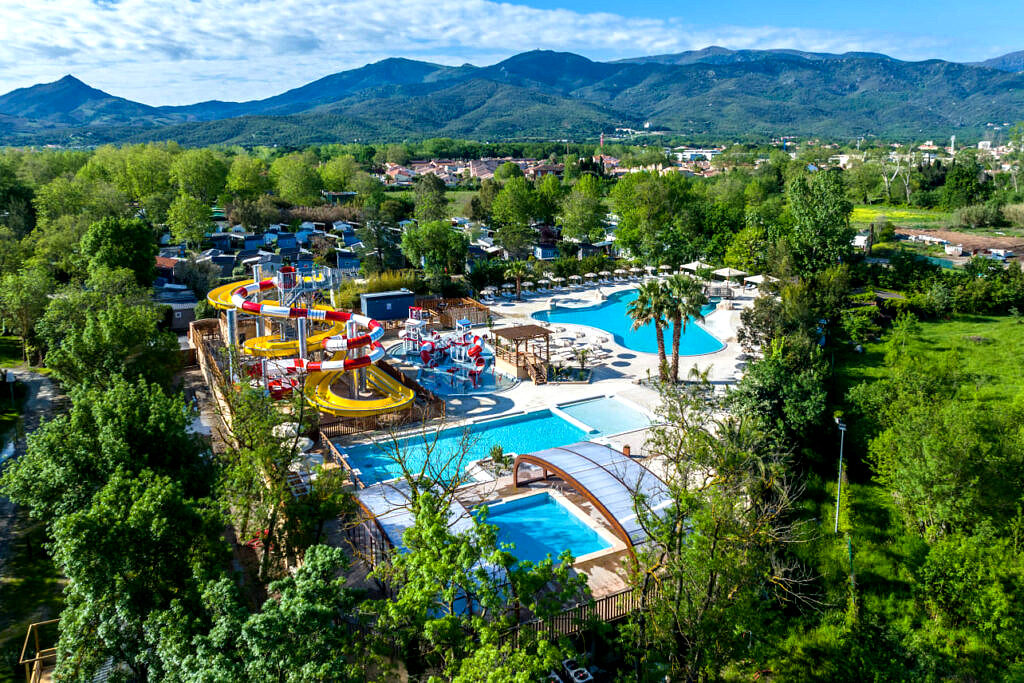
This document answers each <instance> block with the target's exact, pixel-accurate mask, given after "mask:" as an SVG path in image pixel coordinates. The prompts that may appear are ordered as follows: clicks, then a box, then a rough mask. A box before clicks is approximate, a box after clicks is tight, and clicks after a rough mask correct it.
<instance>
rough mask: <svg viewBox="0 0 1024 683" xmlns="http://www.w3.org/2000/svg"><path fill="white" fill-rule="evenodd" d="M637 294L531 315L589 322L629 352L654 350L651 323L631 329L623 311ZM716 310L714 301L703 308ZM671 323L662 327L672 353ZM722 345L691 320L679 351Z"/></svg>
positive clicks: (631, 291)
mask: <svg viewBox="0 0 1024 683" xmlns="http://www.w3.org/2000/svg"><path fill="white" fill-rule="evenodd" d="M636 297H637V290H635V289H628V290H625V291H622V292H615V293H614V294H612V295H610V296H609V297H608V298H607V299H605V300H604V301H603V302H601V303H600V304H598V305H596V306H587V307H585V308H557V307H556V308H552V309H551V310H550V311H538V312H537V313H534V314H533V317H534V318H536V319H537V320H544V321H547V322H552V323H570V324H575V325H589V326H590V327H596V328H598V329H600V330H604V331H605V332H607V333H608V334H610V335H612V336H613V337H615V342H616V343H617V344H619V345H620V346H624V347H626V348H627V349H630V350H632V351H641V352H643V353H657V352H658V341H657V335H656V334H655V332H654V325H647V326H645V327H641V328H640V329H639V330H633V329H632V325H633V321H632V320H631V319H630V317H629V314H628V313H626V307H627V306H628V305H629V303H630V302H631V301H634V300H635V299H636ZM713 310H715V304H708V305H707V306H705V307H704V310H703V314H704V315H707V314H708V313H710V312H711V311H713ZM671 346H672V326H671V325H666V326H665V348H666V350H667V351H669V352H671ZM724 347H725V344H723V343H722V342H720V341H718V340H717V339H715V338H714V337H713V336H711V334H710V333H709V332H708V331H707V330H705V329H704V328H702V327H701V326H700V325H696V324H694V323H693V322H691V323H690V324H688V325H687V326H686V331H685V332H684V333H683V336H682V337H681V339H680V342H679V353H680V355H683V356H699V355H701V354H704V353H712V352H714V351H718V350H719V349H722V348H724Z"/></svg>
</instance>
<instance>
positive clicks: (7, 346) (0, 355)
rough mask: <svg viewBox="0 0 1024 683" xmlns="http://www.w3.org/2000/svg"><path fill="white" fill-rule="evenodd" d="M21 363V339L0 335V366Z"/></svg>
mask: <svg viewBox="0 0 1024 683" xmlns="http://www.w3.org/2000/svg"><path fill="white" fill-rule="evenodd" d="M20 364H21V340H20V339H18V338H17V337H14V336H2V337H0V368H13V367H15V366H16V365H20Z"/></svg>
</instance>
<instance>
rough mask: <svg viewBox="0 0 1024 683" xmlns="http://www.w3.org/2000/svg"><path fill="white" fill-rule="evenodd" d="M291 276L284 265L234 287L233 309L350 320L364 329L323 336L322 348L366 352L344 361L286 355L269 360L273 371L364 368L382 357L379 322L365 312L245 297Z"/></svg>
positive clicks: (274, 287) (275, 286) (293, 316)
mask: <svg viewBox="0 0 1024 683" xmlns="http://www.w3.org/2000/svg"><path fill="white" fill-rule="evenodd" d="M294 275H295V268H293V267H291V266H286V267H285V268H282V269H281V270H280V271H279V273H278V274H277V275H275V276H274V277H273V278H267V279H266V280H261V281H260V282H258V283H256V282H253V283H250V284H248V285H243V286H241V287H238V288H237V289H234V290H233V291H232V292H231V301H232V303H233V304H234V305H235V308H237V309H239V310H242V311H245V312H246V313H252V314H254V315H263V316H268V317H271V318H289V319H295V318H306V319H307V320H314V321H317V320H323V321H326V320H331V321H336V322H349V321H353V322H355V323H356V324H358V325H359V326H360V327H363V328H365V329H366V330H367V332H366V333H364V334H360V335H356V336H353V337H346V336H343V335H337V336H333V337H327V339H326V340H324V348H325V349H326V350H328V351H347V350H350V349H357V348H362V347H369V353H367V354H366V355H364V356H360V357H358V358H346V359H344V360H326V361H309V360H306V359H305V358H287V359H283V360H275V361H270V363H269V365H272V366H273V367H274V368H275V369H276V370H280V371H285V372H286V371H288V370H289V369H294V370H306V371H309V372H333V371H338V370H358V369H359V368H365V367H367V366H369V365H373V364H374V363H376V362H377V361H379V360H381V359H382V358H384V353H385V351H384V347H383V345H381V343H380V339H381V337H383V336H384V328H383V327H381V324H380V323H379V322H377V321H376V320H374V319H373V318H367V317H366V316H365V315H359V314H358V313H349V312H347V311H330V310H320V309H315V308H289V307H288V306H274V305H272V304H260V303H256V302H254V301H249V297H251V296H255V295H257V294H259V293H260V292H262V291H264V290H267V289H276V288H277V287H278V285H279V284H280V282H281V280H280V278H281V277H282V276H290V277H294Z"/></svg>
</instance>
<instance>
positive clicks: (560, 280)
mask: <svg viewBox="0 0 1024 683" xmlns="http://www.w3.org/2000/svg"><path fill="white" fill-rule="evenodd" d="M554 281H555V282H565V278H564V277H556V278H554Z"/></svg>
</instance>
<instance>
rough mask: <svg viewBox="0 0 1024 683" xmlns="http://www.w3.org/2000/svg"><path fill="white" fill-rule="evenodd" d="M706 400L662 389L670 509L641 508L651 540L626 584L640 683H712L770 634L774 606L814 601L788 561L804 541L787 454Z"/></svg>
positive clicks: (662, 451) (629, 635)
mask: <svg viewBox="0 0 1024 683" xmlns="http://www.w3.org/2000/svg"><path fill="white" fill-rule="evenodd" d="M710 392H711V387H710V386H709V385H707V384H701V385H697V386H696V387H695V388H692V389H691V388H678V387H673V388H671V389H668V390H666V391H665V392H663V403H662V408H661V417H662V419H663V421H664V423H665V425H666V426H664V427H657V428H655V429H654V430H653V432H654V433H653V434H652V439H651V440H650V441H649V445H648V447H649V448H651V449H652V450H653V451H654V452H656V453H658V456H659V458H661V459H662V460H661V461H662V462H664V463H665V469H664V470H663V473H662V475H661V476H662V477H663V481H664V485H665V487H666V492H667V494H668V501H667V503H665V504H661V505H659V506H658V507H657V508H654V509H652V508H651V507H650V505H649V501H646V500H644V499H642V498H640V499H639V500H638V502H637V505H638V509H639V513H640V518H641V519H642V520H643V522H642V523H643V526H644V528H645V530H646V531H647V533H648V534H649V535H650V540H649V541H648V542H647V543H646V544H645V545H644V546H643V547H642V548H641V549H640V550H639V551H638V553H637V556H638V562H637V568H636V571H635V573H634V575H633V576H634V579H633V585H634V586H635V590H636V592H637V594H638V599H639V600H640V606H641V609H640V610H638V611H637V612H635V613H634V614H633V615H632V616H631V617H630V619H629V625H628V626H627V627H626V628H624V629H623V630H622V638H621V641H620V642H621V643H622V645H623V647H624V649H625V650H626V654H627V660H628V661H630V662H631V663H632V665H633V667H634V670H635V675H636V678H637V680H649V679H646V678H645V677H644V673H645V672H647V671H660V672H661V674H660V675H667V676H668V677H669V678H670V679H672V680H685V681H701V682H703V681H711V680H718V679H720V678H721V677H722V675H723V670H724V668H725V666H726V665H727V664H728V663H730V662H731V661H733V660H734V659H735V658H737V657H741V656H748V655H749V653H750V645H751V643H752V642H757V641H759V640H760V639H761V638H763V637H767V636H768V635H769V633H770V629H771V628H772V622H771V620H770V618H769V615H768V612H769V610H770V609H771V608H772V607H773V606H775V605H782V604H792V603H797V604H799V603H800V602H802V601H806V602H807V603H809V602H810V598H808V590H807V588H806V587H805V584H806V583H807V582H808V578H809V576H808V574H807V573H806V572H805V571H803V570H802V569H801V567H800V566H799V565H798V564H797V563H795V562H794V561H793V560H791V559H789V557H788V552H787V551H788V548H789V546H790V545H792V544H794V543H798V542H800V541H802V540H803V539H804V534H803V532H802V531H801V527H800V525H799V523H798V522H797V521H795V516H794V511H793V508H794V502H795V498H796V495H797V493H798V492H799V489H798V488H797V487H796V486H795V485H794V484H793V483H792V477H791V475H790V474H789V471H788V470H789V466H788V457H787V456H786V454H785V453H780V452H779V451H778V450H777V449H776V447H775V446H774V445H773V443H772V441H771V439H770V438H769V437H768V436H767V435H765V434H764V433H763V432H760V431H759V430H758V429H757V428H756V426H755V423H753V422H752V421H750V420H744V419H742V418H734V417H725V418H721V417H718V416H717V415H716V409H715V408H714V406H713V405H712V404H711V403H709V402H708V401H707V396H708V395H709V394H710ZM737 501H742V504H737ZM656 589H660V595H657V596H656V595H655V590H656ZM805 604H806V603H805Z"/></svg>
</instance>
